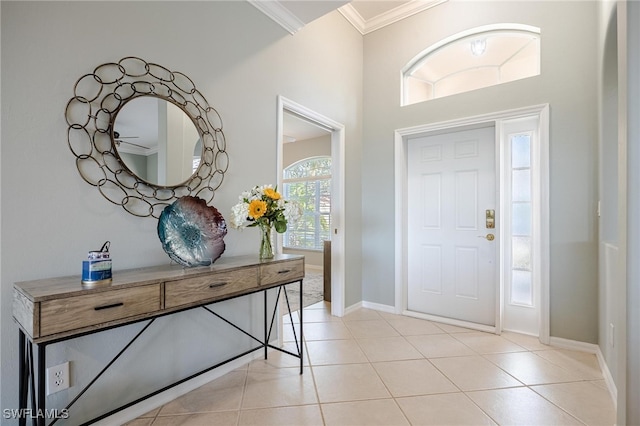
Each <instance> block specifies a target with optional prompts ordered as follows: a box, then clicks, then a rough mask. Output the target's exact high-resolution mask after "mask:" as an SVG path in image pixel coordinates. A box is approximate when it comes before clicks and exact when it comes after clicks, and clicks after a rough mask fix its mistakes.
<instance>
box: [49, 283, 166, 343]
mask: <svg viewBox="0 0 640 426" xmlns="http://www.w3.org/2000/svg"><path fill="white" fill-rule="evenodd" d="M159 309H160V284H154V285H146V286H141V287H132V288H125V289H121V290H110V291H104V292H97V293H91V294H86V295H83V296H75V297H68V298H64V299H54V300H47V301H43V302H41V306H40V324H41V325H40V336H47V335H50V334H56V333H61V332H64V331H70V330H75V329H79V328H83V327H88V326H92V325H97V324H102V323H106V322H109V321H115V320H120V319H123V318H128V317H132V316H136V315H142V314H146V313H150V312H155V311H158V310H159Z"/></svg>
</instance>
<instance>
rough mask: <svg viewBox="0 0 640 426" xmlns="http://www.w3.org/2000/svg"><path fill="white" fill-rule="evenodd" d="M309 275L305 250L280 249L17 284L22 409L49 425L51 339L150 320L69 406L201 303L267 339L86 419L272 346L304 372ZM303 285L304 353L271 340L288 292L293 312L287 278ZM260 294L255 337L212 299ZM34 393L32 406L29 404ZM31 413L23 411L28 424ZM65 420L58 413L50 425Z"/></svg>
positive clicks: (22, 421)
mask: <svg viewBox="0 0 640 426" xmlns="http://www.w3.org/2000/svg"><path fill="white" fill-rule="evenodd" d="M303 278H304V256H294V255H278V256H276V257H275V258H273V259H270V260H262V261H261V260H259V259H258V258H257V257H254V256H238V257H226V258H225V257H222V258H220V259H218V260H217V261H216V263H214V264H213V265H211V266H207V267H197V268H183V267H181V266H178V265H166V266H158V267H149V268H140V269H131V270H125V271H114V273H113V280H112V282H111V283H110V284H107V285H104V286H96V287H92V288H85V287H83V285H82V284H81V277H80V276H72V277H61V278H51V279H42V280H35V281H25V282H18V283H15V284H14V288H13V317H14V319H15V321H16V322H17V324H18V326H19V351H20V353H19V358H20V364H19V373H18V375H19V380H20V381H19V386H18V392H19V403H20V412H21V413H30V414H31V415H30V417H31V418H32V419H33V423H34V424H37V425H38V426H40V425H45V424H46V420H47V419H46V416H44V415H38V414H43V413H47V411H46V410H45V405H46V404H45V402H46V399H45V398H46V395H45V382H46V379H45V378H46V348H47V345H48V344H52V343H57V342H61V341H64V340H68V339H73V338H76V337H79V336H83V335H87V334H92V333H97V332H100V331H103V330H106V329H111V328H114V327H120V326H124V325H128V324H132V323H135V322H140V321H148V323H147V324H146V325H145V326H144V327H143V328H142V330H141V331H140V332H139V333H138V334H137V335H136V336H135V337H134V338H133V339H132V340H131V341H130V342H129V343H128V344H127V345H126V346H125V347H124V348H123V349H122V350H121V351H120V352H119V353H118V354H117V355H116V356H115V358H113V360H112V361H111V362H109V363H108V364H107V365H106V366H105V367H104V369H103V370H102V371H101V372H100V373H99V374H98V375H97V376H96V377H95V378H94V379H93V380H92V381H90V382H89V384H88V385H87V386H86V387H85V388H84V389H83V390H82V391H80V393H79V394H78V395H77V396H76V397H75V398H74V399H73V400H72V401H71V402H70V403H69V404H68V405H67V407H66V408H65V411H66V410H68V409H69V408H70V407H71V406H72V405H73V404H74V403H75V402H76V401H77V400H78V399H79V398H80V397H81V396H82V395H83V394H84V392H85V391H86V390H87V389H88V388H89V387H90V386H91V385H92V384H93V383H94V382H95V381H96V380H98V379H99V377H100V376H101V375H102V374H103V373H104V372H105V371H106V370H107V369H108V368H109V367H110V366H111V365H112V364H113V363H114V362H115V361H116V360H117V359H118V358H119V357H120V356H121V355H122V354H123V353H124V352H125V351H126V350H127V349H128V348H129V347H130V346H131V345H132V344H133V343H134V342H135V340H136V339H137V338H138V337H139V336H140V335H141V334H142V333H144V331H145V330H146V329H147V328H148V327H149V326H150V325H151V324H152V323H153V321H154V320H155V319H156V318H158V317H160V316H164V315H170V314H173V313H176V312H180V311H184V310H188V309H195V308H202V309H205V310H207V311H208V312H210V313H211V314H212V315H214V316H216V317H217V318H220V319H222V320H223V321H224V322H226V323H227V324H229V325H230V326H232V327H234V328H236V329H237V330H239V331H240V332H242V333H244V334H245V335H247V336H249V337H251V338H252V339H253V340H255V341H256V342H258V343H259V344H260V345H259V346H257V347H255V348H253V349H250V350H248V351H246V352H243V353H241V354H238V355H236V356H234V357H232V358H229V359H226V360H224V361H222V362H220V363H217V364H215V365H213V366H211V367H209V368H207V369H205V370H202V371H200V372H198V373H195V374H193V375H191V376H189V377H186V378H184V379H182V380H180V381H178V382H175V383H172V384H171V385H169V386H166V387H164V388H162V389H158V390H157V391H155V392H152V393H150V394H148V395H145V396H143V397H141V398H138V399H136V400H135V401H131V402H130V403H128V404H126V405H123V406H121V407H118V408H117V409H115V410H112V411H110V412H108V413H105V414H103V415H101V416H99V417H96V418H94V419H92V420H90V421H89V422H87V423H85V424H91V423H94V422H95V421H98V420H101V419H104V418H106V417H108V416H110V415H112V414H113V413H115V412H117V411H119V410H122V409H124V408H127V407H130V406H132V405H134V404H136V403H138V402H140V401H142V400H144V399H147V398H149V397H151V396H154V395H156V394H158V393H160V392H163V391H165V390H167V389H169V388H171V387H173V386H176V385H178V384H180V383H183V382H185V381H187V380H190V379H192V378H194V377H196V376H199V375H201V374H203V373H205V372H207V371H210V370H212V369H214V368H217V367H219V366H221V365H224V364H226V363H228V362H231V361H233V360H235V359H238V358H240V357H242V356H245V355H247V354H249V353H251V352H254V351H256V350H260V349H264V357H265V359H266V358H267V350H268V348H272V349H276V350H279V351H282V352H285V353H287V354H289V355H292V356H295V357H298V358H300V374H302V371H303V370H302V367H303V344H302V337H303V336H302V307H303V300H302V293H303V291H302V281H303ZM295 282H299V283H300V308H301V309H300V312H299V316H300V322H299V324H300V325H299V335H296V329H295V327H294V324H293V321H291V323H292V327H293V333H294V337H295V342H296V347H297V353H294V352H289V351H286V350H284V349H281V348H279V347H277V346H272V345H271V344H270V343H269V340H270V337H271V332H272V329H273V325H274V320H275V317H276V313H277V311H278V309H277V308H278V301H279V300H280V295H281V294H282V293H283V294H284V298H285V300H286V303H287V310H288V312H289V315H291V309H290V305H289V297H288V295H287V291H286V288H285V287H284V286H285V285H286V284H291V283H295ZM272 288H277V291H278V293H277V297H276V302H275V306H274V307H273V311H272V315H271V320H270V321H269V318H268V307H267V290H269V289H272ZM257 292H263V293H264V335H263V336H261V337H262V338H258V337H255V336H253V335H251V334H250V333H248V332H247V331H245V330H243V329H241V328H240V327H238V326H236V325H235V324H233V323H231V322H230V321H228V320H227V319H225V318H223V317H221V316H220V315H218V314H217V313H215V312H214V311H213V310H211V308H210V306H207V305H211V304H212V303H216V302H220V301H223V300H229V299H232V298H236V297H241V296H245V295H248V294H253V293H257ZM34 345H35V346H36V348H37V353H38V357H37V368H36V369H34V355H33V346H34ZM29 393H30V394H31V407H32V408H31V410H28V409H27V405H28V400H29ZM26 420H27V416H25V415H24V414H23V415H21V417H20V425H25V424H26ZM57 420H58V419H53V421H52V422H51V423H49V424H50V425H51V424H53V423H55V422H56V421H57Z"/></svg>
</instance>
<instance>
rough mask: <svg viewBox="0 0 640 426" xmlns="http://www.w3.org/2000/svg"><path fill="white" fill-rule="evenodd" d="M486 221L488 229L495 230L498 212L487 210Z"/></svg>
mask: <svg viewBox="0 0 640 426" xmlns="http://www.w3.org/2000/svg"><path fill="white" fill-rule="evenodd" d="M485 219H486V226H487V229H494V228H495V227H496V211H495V210H485Z"/></svg>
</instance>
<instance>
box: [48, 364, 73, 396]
mask: <svg viewBox="0 0 640 426" xmlns="http://www.w3.org/2000/svg"><path fill="white" fill-rule="evenodd" d="M69 386H71V383H70V380H69V362H68V361H67V362H65V363H63V364H59V365H56V366H54V367H49V368H47V395H51V394H52V393H56V392H59V391H61V390H64V389H67V388H69Z"/></svg>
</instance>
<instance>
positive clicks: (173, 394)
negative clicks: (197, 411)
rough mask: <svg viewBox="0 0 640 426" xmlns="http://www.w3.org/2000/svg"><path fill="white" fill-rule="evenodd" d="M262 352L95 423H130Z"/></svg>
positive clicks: (255, 357)
mask: <svg viewBox="0 0 640 426" xmlns="http://www.w3.org/2000/svg"><path fill="white" fill-rule="evenodd" d="M262 356H264V355H263V352H261V351H255V352H252V353H250V354H247V355H245V356H243V357H240V358H238V359H235V360H233V361H231V362H229V363H227V364H224V365H222V366H220V367H218V368H216V369H213V370H211V371H208V372H206V373H204V374H202V375H200V376H198V377H194V378H193V379H191V380H188V381H186V382H184V383H181V384H179V385H177V386H175V387H173V388H171V389H167V390H166V391H164V392H161V393H159V394H157V395H155V396H153V397H151V398H149V399H146V400H144V401H141V402H139V403H138V404H135V405H132V406H131V407H129V408H125V409H124V410H122V411H119V412H117V413H115V414H113V415H111V416H109V417H107V418H105V419H102V420H100V421H98V422H96V423H94V424H95V425H97V426H111V425H116V424H117V425H121V424H125V423H127V422H130V421H132V420H134V419H137V418H138V417H140V416H142V415H143V414H146V413H148V412H149V411H151V410H155V409H156V408H158V407H161V406H163V405H164V404H167V403H169V402H171V401H173V400H174V399H176V398H179V397H181V396H182V395H185V394H187V393H189V392H191V391H192V390H194V389H197V388H199V387H200V386H203V385H205V384H207V383H209V382H210V381H212V380H215V379H217V378H220V377H222V376H224V375H225V374H227V373H230V372H231V371H233V370H235V369H238V368H240V367H242V366H244V365H246V364H248V363H250V362H251V361H253V360H255V359H258V358H261V357H262Z"/></svg>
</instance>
